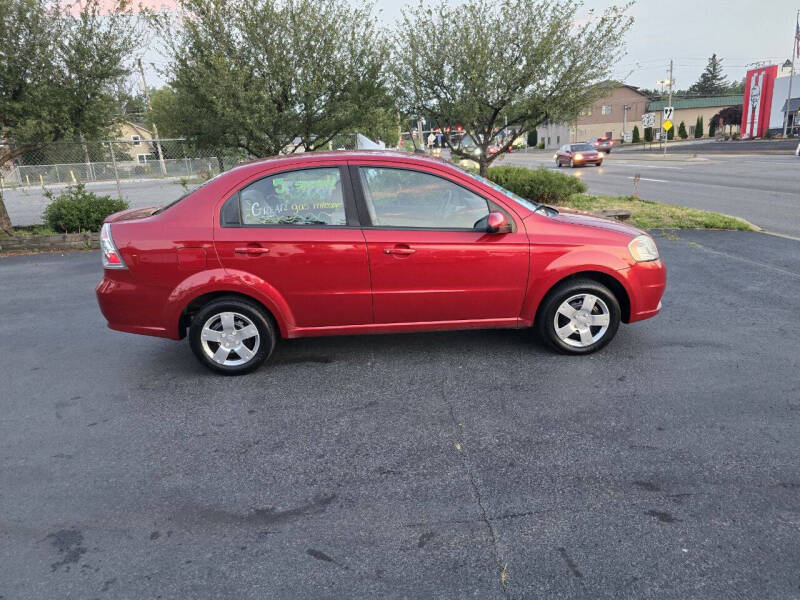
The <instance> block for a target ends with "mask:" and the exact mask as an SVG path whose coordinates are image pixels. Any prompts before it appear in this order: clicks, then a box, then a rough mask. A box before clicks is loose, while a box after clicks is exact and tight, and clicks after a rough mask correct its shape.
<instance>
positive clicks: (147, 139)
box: [115, 121, 158, 164]
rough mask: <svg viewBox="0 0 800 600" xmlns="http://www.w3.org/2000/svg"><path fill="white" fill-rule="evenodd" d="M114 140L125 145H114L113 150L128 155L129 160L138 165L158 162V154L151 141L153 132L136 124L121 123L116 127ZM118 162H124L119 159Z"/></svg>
mask: <svg viewBox="0 0 800 600" xmlns="http://www.w3.org/2000/svg"><path fill="white" fill-rule="evenodd" d="M116 135H117V137H116V139H117V141H120V142H126V143H125V144H115V150H117V151H122V152H125V153H126V154H128V156H129V157H130V158H129V160H132V161H136V162H138V163H140V164H145V163H147V162H150V161H153V160H158V153H157V151H156V149H155V144H154V143H153V142H152V141H151V140H153V139H155V138H154V137H153V132H152V131H150V130H149V129H146V128H144V127H143V126H142V125H139V124H138V123H132V122H130V121H123V122H122V123H120V124H119V125H118V126H117V131H116ZM118 160H125V159H124V158H119V159H118Z"/></svg>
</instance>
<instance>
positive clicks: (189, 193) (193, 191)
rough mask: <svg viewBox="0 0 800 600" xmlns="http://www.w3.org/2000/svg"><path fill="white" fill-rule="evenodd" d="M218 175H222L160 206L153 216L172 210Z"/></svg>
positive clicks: (209, 180) (209, 181) (210, 180)
mask: <svg viewBox="0 0 800 600" xmlns="http://www.w3.org/2000/svg"><path fill="white" fill-rule="evenodd" d="M223 173H224V171H223ZM220 175H222V173H218V174H217V175H215V176H214V177H212V178H211V179H208V180H206V181H204V182H203V183H201V184H200V185H198V186H197V187H196V188H194V189H192V190H189V191H188V192H186V193H184V194H182V195H180V196H179V197H178V198H176V199H175V200H173V201H172V202H170V203H169V204H165V205H164V206H162V207H161V208H159V209H158V210H157V211H156V212H154V213H153V214H154V215H160V214H161V213H163V212H164V211H166V210H169V209H170V208H172V207H173V206H175V205H176V204H177V203H178V202H181V201H182V200H185V199H186V198H188V197H189V196H191V195H192V194H194V193H195V192H196V191H197V190H199V189H202V188H204V187H206V186H207V185H208V184H209V183H211V182H212V181H214V180H215V179H216V178H217V177H219V176H220Z"/></svg>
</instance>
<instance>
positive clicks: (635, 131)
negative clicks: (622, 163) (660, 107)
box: [631, 125, 642, 144]
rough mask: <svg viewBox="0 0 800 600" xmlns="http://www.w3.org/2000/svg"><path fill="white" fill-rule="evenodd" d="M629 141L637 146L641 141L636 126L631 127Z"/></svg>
mask: <svg viewBox="0 0 800 600" xmlns="http://www.w3.org/2000/svg"><path fill="white" fill-rule="evenodd" d="M631 140H632V141H633V143H634V144H638V143H639V142H641V141H642V138H641V136H640V135H639V126H638V125H634V126H633V136H632V138H631Z"/></svg>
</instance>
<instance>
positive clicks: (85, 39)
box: [0, 0, 140, 231]
mask: <svg viewBox="0 0 800 600" xmlns="http://www.w3.org/2000/svg"><path fill="white" fill-rule="evenodd" d="M102 4H103V11H102V13H101V7H100V1H99V0H83V1H82V2H80V3H77V2H76V3H75V4H74V5H73V4H71V3H69V4H68V3H66V2H54V1H52V0H0V40H2V44H3V47H2V49H0V140H2V141H3V143H4V145H0V165H2V164H4V163H6V162H7V161H9V160H11V159H13V158H16V157H18V156H21V155H22V154H25V153H26V152H31V151H33V150H38V149H41V148H44V147H46V146H48V145H49V144H51V143H53V142H57V141H62V140H78V139H80V138H81V137H83V138H84V139H98V138H101V137H103V136H104V135H105V134H106V133H107V132H108V130H109V126H111V125H112V124H113V123H114V122H115V121H116V120H117V119H118V118H120V116H121V115H120V111H119V103H118V102H117V100H118V93H117V90H118V88H119V87H120V86H121V85H122V83H123V81H124V79H125V77H126V76H127V75H128V73H129V65H128V64H126V59H127V57H129V56H130V55H131V53H132V52H133V50H134V48H136V46H137V44H138V40H139V37H140V28H139V27H138V21H137V18H136V17H135V16H134V15H133V13H132V12H131V11H130V9H128V8H126V3H124V2H123V1H122V0H120V3H119V4H117V3H116V2H114V1H111V2H103V3H102ZM0 229H2V230H5V231H10V229H11V221H10V220H9V218H8V213H7V212H6V209H5V205H4V204H3V201H2V199H0Z"/></svg>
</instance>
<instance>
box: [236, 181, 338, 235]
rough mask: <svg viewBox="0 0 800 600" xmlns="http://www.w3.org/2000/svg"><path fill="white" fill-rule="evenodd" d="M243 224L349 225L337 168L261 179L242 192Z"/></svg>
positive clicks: (240, 193) (240, 200)
mask: <svg viewBox="0 0 800 600" xmlns="http://www.w3.org/2000/svg"><path fill="white" fill-rule="evenodd" d="M239 204H240V211H241V218H242V223H243V224H244V225H346V224H347V218H346V216H345V209H344V194H343V193H342V180H341V175H340V173H339V168H338V167H331V168H318V169H303V170H298V171H288V172H286V173H279V174H277V175H272V176H271V177H265V178H264V179H259V180H258V181H255V182H253V183H251V184H250V185H248V186H247V187H245V188H243V189H242V190H240V191H239Z"/></svg>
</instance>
